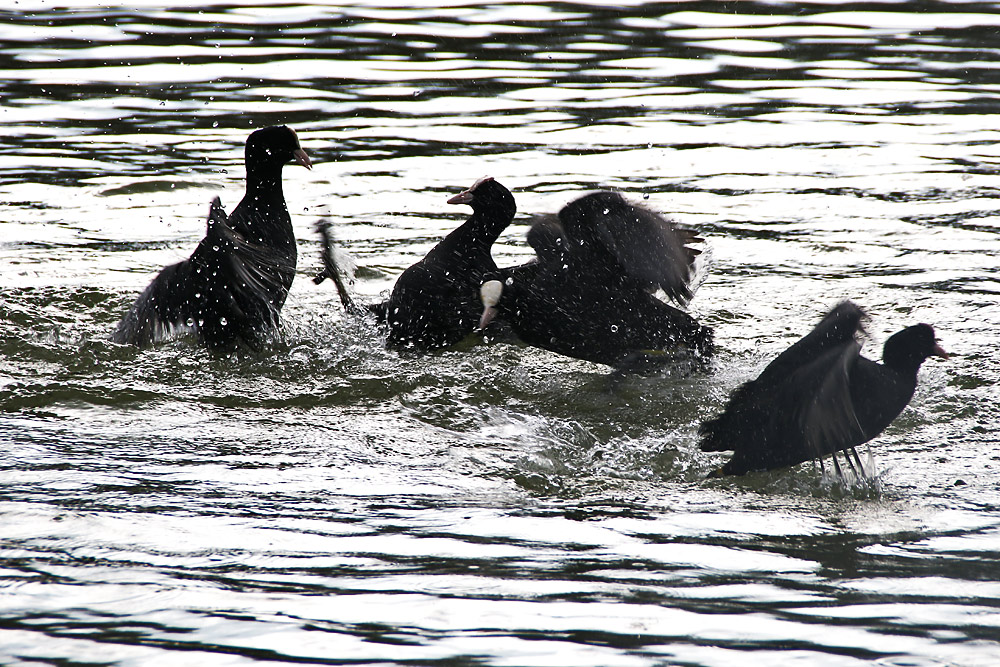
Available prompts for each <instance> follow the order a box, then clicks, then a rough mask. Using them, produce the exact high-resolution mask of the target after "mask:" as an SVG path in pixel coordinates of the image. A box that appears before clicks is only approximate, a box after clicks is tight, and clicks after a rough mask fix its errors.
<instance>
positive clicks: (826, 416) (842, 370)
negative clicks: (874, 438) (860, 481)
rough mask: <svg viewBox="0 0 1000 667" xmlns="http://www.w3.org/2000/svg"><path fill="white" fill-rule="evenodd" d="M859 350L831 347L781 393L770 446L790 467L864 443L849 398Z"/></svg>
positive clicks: (849, 343)
mask: <svg viewBox="0 0 1000 667" xmlns="http://www.w3.org/2000/svg"><path fill="white" fill-rule="evenodd" d="M860 352H861V344H860V343H858V342H857V341H855V340H850V341H847V342H844V343H841V344H840V345H838V346H836V347H832V348H830V349H828V350H826V351H825V352H824V353H822V354H821V355H819V356H818V357H817V358H815V359H814V360H812V361H811V362H809V363H807V364H805V365H803V366H801V367H800V368H798V369H797V370H796V371H795V372H794V373H792V374H791V375H789V376H788V377H787V378H786V379H785V380H784V381H783V382H782V383H781V385H780V387H778V388H777V390H776V392H775V396H774V401H773V403H772V407H773V408H775V409H773V410H772V411H771V415H770V417H769V420H768V429H769V433H770V438H769V439H770V441H771V443H772V446H773V447H775V449H777V450H779V452H780V451H782V450H783V451H784V454H783V455H777V453H776V458H777V459H783V460H785V461H787V463H785V465H791V464H793V463H798V462H801V461H805V460H808V459H813V458H821V457H823V456H827V455H829V454H832V453H833V452H837V451H840V450H842V449H846V448H848V447H852V446H854V445H857V444H859V443H861V442H864V441H865V440H866V439H867V438H866V437H865V434H864V431H863V429H862V428H861V425H860V423H859V422H858V416H857V414H856V413H855V409H854V403H853V401H852V397H851V373H852V372H853V371H854V367H855V366H856V364H857V362H858V358H859V356H860Z"/></svg>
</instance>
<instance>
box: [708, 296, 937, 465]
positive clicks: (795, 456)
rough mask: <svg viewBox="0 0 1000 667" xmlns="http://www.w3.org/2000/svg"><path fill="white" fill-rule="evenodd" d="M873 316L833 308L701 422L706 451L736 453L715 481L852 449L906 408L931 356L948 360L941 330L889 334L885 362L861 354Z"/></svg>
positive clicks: (850, 307)
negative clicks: (862, 339) (939, 338)
mask: <svg viewBox="0 0 1000 667" xmlns="http://www.w3.org/2000/svg"><path fill="white" fill-rule="evenodd" d="M865 318H866V315H865V312H864V311H863V310H862V309H861V308H860V307H858V306H857V305H855V304H854V303H852V302H850V301H844V302H842V303H840V304H838V305H837V306H836V307H834V308H833V310H831V311H830V312H829V313H828V314H827V315H826V316H825V317H824V318H823V319H822V321H820V323H819V324H818V325H817V326H816V328H815V329H813V330H812V332H810V333H809V334H808V335H806V336H805V337H804V338H802V339H801V340H799V341H798V342H796V343H795V344H794V345H792V346H791V347H789V348H788V349H787V350H785V351H784V352H782V353H781V354H780V355H778V356H777V357H776V358H775V359H774V360H773V361H772V362H771V363H770V364H768V366H767V367H766V368H765V369H764V371H763V372H762V373H761V374H760V376H759V377H757V379H755V380H751V381H749V382H746V383H744V384H742V385H741V386H739V387H738V388H737V389H736V390H735V391H734V392H733V393H732V395H731V396H730V398H729V401H728V403H727V404H726V407H725V410H724V411H723V413H722V414H721V415H719V416H717V417H714V418H712V419H709V420H707V421H706V422H704V423H703V424H702V425H701V428H700V429H699V433H700V434H701V436H702V440H701V442H700V447H701V449H702V450H703V451H706V452H715V451H728V450H732V451H733V452H734V454H733V457H732V459H730V460H729V461H727V462H726V463H725V465H723V466H722V467H721V468H720V469H719V470H717V471H715V472H714V473H713V474H712V476H722V475H742V474H744V473H746V472H749V471H758V470H773V469H775V468H783V467H785V466H791V465H795V464H797V463H801V462H803V461H807V460H809V459H820V460H821V461H822V458H823V457H825V456H827V455H833V460H834V465H835V466H836V467H837V470H838V472H839V471H840V465H839V464H838V463H837V458H836V453H837V452H844V457H845V459H847V461H848V463H849V464H850V465H851V467H852V468H853V466H854V464H853V463H851V460H850V459H849V458H847V452H848V451H850V453H851V454H852V455H853V456H854V460H855V461H857V462H858V464H859V465H860V459H859V458H858V456H857V452H856V451H855V449H854V448H855V447H856V446H858V445H860V444H862V443H864V442H867V441H869V440H871V439H872V438H874V437H875V436H877V435H878V434H879V433H881V432H882V431H883V430H885V428H886V427H887V426H889V424H890V423H892V421H893V420H894V419H895V418H896V417H897V416H898V415H899V413H901V412H902V411H903V408H905V407H906V406H907V404H909V402H910V399H911V398H912V397H913V392H914V390H915V389H916V386H917V371H918V370H919V369H920V366H921V364H922V363H923V362H924V360H925V359H927V358H928V357H931V356H938V357H944V358H947V357H948V355H947V354H946V353H945V351H944V350H942V349H941V347H940V346H939V345H938V344H937V341H936V340H935V337H934V329H933V328H932V327H931V326H930V325H927V324H916V325H914V326H911V327H908V328H906V329H903V330H902V331H899V332H897V333H895V334H893V335H892V336H890V337H889V339H888V340H886V342H885V346H884V347H883V351H882V363H881V364H878V363H876V362H874V361H871V360H869V359H866V358H864V357H862V356H861V344H860V343H859V342H858V340H857V336H858V334H859V333H862V332H863V326H862V323H863V320H864V319H865Z"/></svg>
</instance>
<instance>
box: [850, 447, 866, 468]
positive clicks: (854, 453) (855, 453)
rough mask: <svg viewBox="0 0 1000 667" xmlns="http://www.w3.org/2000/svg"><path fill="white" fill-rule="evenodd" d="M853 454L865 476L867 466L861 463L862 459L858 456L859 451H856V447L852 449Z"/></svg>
mask: <svg viewBox="0 0 1000 667" xmlns="http://www.w3.org/2000/svg"><path fill="white" fill-rule="evenodd" d="M851 454H853V455H854V460H855V461H857V462H858V469H859V470H860V471H861V472H862V474H864V472H865V466H864V464H862V463H861V457H860V456H858V450H857V449H855V448H854V447H851Z"/></svg>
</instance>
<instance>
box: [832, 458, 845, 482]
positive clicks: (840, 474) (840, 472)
mask: <svg viewBox="0 0 1000 667" xmlns="http://www.w3.org/2000/svg"><path fill="white" fill-rule="evenodd" d="M830 458H831V459H833V469H834V470H836V471H837V477H839V478H840V481H844V471H843V470H841V469H840V461H838V460H837V452H834V453H833V454H831V455H830Z"/></svg>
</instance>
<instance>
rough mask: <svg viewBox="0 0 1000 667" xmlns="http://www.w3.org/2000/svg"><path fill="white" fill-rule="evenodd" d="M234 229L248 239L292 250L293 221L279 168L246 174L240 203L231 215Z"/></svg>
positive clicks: (258, 170) (260, 169)
mask: <svg viewBox="0 0 1000 667" xmlns="http://www.w3.org/2000/svg"><path fill="white" fill-rule="evenodd" d="M230 221H231V222H232V224H233V228H234V229H235V230H236V231H238V232H239V233H241V234H243V235H244V236H245V237H246V238H247V239H248V240H250V241H253V242H255V243H262V244H266V245H269V246H271V247H275V248H279V249H284V250H287V251H294V246H295V238H294V233H293V231H292V220H291V217H290V216H289V215H288V207H287V206H286V205H285V195H284V192H283V191H282V189H281V167H280V166H279V167H277V168H266V169H265V168H258V169H255V170H254V171H253V172H250V173H248V174H247V191H246V194H245V195H244V196H243V201H241V202H240V204H239V206H237V207H236V209H235V210H234V211H233V213H232V215H230Z"/></svg>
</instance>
